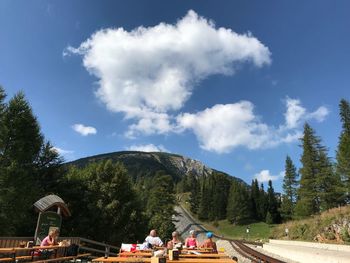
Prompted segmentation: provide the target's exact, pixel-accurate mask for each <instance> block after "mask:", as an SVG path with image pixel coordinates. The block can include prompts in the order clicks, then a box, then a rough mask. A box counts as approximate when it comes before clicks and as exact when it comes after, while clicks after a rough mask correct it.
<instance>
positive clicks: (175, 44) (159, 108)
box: [63, 10, 271, 136]
mask: <svg viewBox="0 0 350 263" xmlns="http://www.w3.org/2000/svg"><path fill="white" fill-rule="evenodd" d="M68 54H80V55H82V56H83V63H84V66H85V68H86V69H87V70H88V71H89V72H90V73H91V74H93V75H95V76H96V77H97V78H98V79H99V87H98V90H97V91H96V95H97V97H98V98H99V99H100V100H101V101H102V102H103V103H105V105H106V107H107V108H108V109H109V110H111V111H113V112H122V113H124V114H125V117H126V118H133V119H136V120H137V123H136V124H133V125H131V127H130V130H129V132H128V135H129V136H134V135H135V134H137V133H146V134H152V133H159V134H161V133H165V132H168V131H169V130H171V125H170V123H169V120H167V118H170V117H165V116H164V115H168V114H173V111H177V110H180V109H181V108H182V107H183V106H184V104H185V102H186V101H187V100H188V99H189V98H190V97H191V95H192V91H193V87H194V85H195V84H196V83H198V82H199V81H200V80H202V79H204V78H206V77H208V76H210V75H213V74H225V75H232V74H234V73H235V71H236V69H237V66H238V65H240V64H242V63H245V62H251V63H253V64H254V65H255V66H257V67H261V66H263V65H265V64H269V63H270V62H271V58H270V51H269V49H268V48H267V47H266V46H264V45H263V44H262V43H261V42H260V41H259V40H258V39H257V38H255V37H253V36H252V34H251V33H249V32H248V33H246V34H238V33H236V32H234V31H232V30H231V29H228V28H223V27H220V28H217V27H215V25H214V23H213V22H212V21H209V20H207V19H205V18H203V17H200V16H198V15H197V14H196V13H195V12H194V11H192V10H190V11H189V12H188V13H187V14H186V16H185V17H183V18H182V19H180V20H178V21H177V23H176V24H166V23H160V24H158V25H155V26H152V27H147V28H146V27H138V28H135V29H134V30H132V31H130V32H128V31H126V30H124V29H123V28H109V29H103V30H99V31H97V32H96V33H94V34H93V35H92V36H91V37H90V38H89V39H88V40H86V41H85V42H83V43H81V45H80V46H79V47H78V48H73V47H67V48H66V50H65V51H64V52H63V55H64V56H66V55H68Z"/></svg>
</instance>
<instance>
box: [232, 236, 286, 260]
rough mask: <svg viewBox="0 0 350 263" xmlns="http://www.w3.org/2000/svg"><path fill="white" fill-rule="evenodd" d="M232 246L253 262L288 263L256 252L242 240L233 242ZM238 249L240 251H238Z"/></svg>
mask: <svg viewBox="0 0 350 263" xmlns="http://www.w3.org/2000/svg"><path fill="white" fill-rule="evenodd" d="M231 245H232V246H233V247H234V249H235V250H236V251H237V252H238V253H240V254H241V255H242V256H243V257H246V258H249V259H250V260H251V261H252V262H257V263H260V262H264V263H286V262H285V261H282V260H279V259H276V258H273V257H270V256H268V255H265V254H263V253H260V252H259V251H256V250H254V249H252V248H250V247H248V246H247V245H245V244H244V243H243V241H240V240H232V241H231ZM237 247H238V249H237Z"/></svg>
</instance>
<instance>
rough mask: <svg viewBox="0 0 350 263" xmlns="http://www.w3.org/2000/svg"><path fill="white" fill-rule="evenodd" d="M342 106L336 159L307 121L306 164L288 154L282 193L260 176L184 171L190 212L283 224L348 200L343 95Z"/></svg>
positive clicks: (349, 164) (348, 117) (349, 129)
mask: <svg viewBox="0 0 350 263" xmlns="http://www.w3.org/2000/svg"><path fill="white" fill-rule="evenodd" d="M339 108H340V120H341V123H342V130H341V133H340V136H339V144H338V148H337V152H336V161H335V162H333V161H332V159H331V158H330V157H329V156H328V149H327V147H325V146H324V145H323V144H322V140H321V138H320V137H319V136H317V135H316V132H315V130H314V129H313V128H312V127H311V126H310V125H309V124H308V123H305V124H304V131H303V135H302V137H301V138H300V142H301V145H300V146H301V149H302V154H301V158H300V163H301V167H300V169H299V170H297V168H296V167H295V165H294V163H293V161H292V159H291V158H290V157H289V156H287V157H286V160H285V176H284V179H283V194H282V195H280V194H277V193H275V191H274V188H273V186H272V182H271V181H269V182H268V188H267V191H265V190H264V185H263V184H260V185H259V183H258V181H257V180H256V179H255V180H253V181H252V183H251V185H250V186H248V185H247V184H246V183H244V182H242V181H239V180H235V179H233V178H230V177H228V176H225V175H223V174H221V173H218V172H213V173H212V174H211V175H207V176H203V177H198V176H195V175H187V176H184V177H183V178H182V180H181V181H180V182H179V183H178V187H177V189H178V191H179V192H190V199H189V202H190V208H191V212H192V213H193V214H195V215H196V216H197V217H198V218H199V219H201V220H207V221H213V222H214V223H215V222H216V221H218V220H222V219H227V220H229V221H230V222H231V223H236V224H246V223H250V222H252V221H264V222H266V223H269V224H271V223H280V222H282V221H287V220H290V219H294V218H303V217H307V216H310V215H313V214H317V213H320V212H322V211H324V210H327V209H330V208H333V207H337V206H339V205H344V204H347V203H349V201H350V105H349V102H348V101H346V100H345V99H342V100H341V101H340V104H339ZM299 175H300V178H299Z"/></svg>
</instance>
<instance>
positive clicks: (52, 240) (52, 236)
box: [40, 228, 59, 247]
mask: <svg viewBox="0 0 350 263" xmlns="http://www.w3.org/2000/svg"><path fill="white" fill-rule="evenodd" d="M58 234H59V232H58V229H57V228H56V229H52V230H50V232H49V235H48V236H47V237H45V238H44V239H43V241H41V244H40V246H41V247H48V246H54V245H58V243H57V238H58Z"/></svg>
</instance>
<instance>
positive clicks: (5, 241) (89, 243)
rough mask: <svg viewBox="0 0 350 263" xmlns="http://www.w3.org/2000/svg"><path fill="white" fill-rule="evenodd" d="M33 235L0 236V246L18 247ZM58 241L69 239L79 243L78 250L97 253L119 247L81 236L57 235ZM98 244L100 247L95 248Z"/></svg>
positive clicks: (116, 249)
mask: <svg viewBox="0 0 350 263" xmlns="http://www.w3.org/2000/svg"><path fill="white" fill-rule="evenodd" d="M33 240H34V238H33V237H0V247H2V248H14V247H19V246H20V245H21V243H22V242H28V241H33ZM58 240H59V241H62V240H71V242H72V243H74V244H77V245H79V250H86V251H89V252H94V253H97V254H99V255H105V256H109V255H117V253H115V252H111V249H113V250H115V251H119V247H117V246H113V245H110V244H106V243H104V242H98V241H95V240H91V239H87V238H83V237H59V239H58ZM96 246H100V247H101V249H98V248H96Z"/></svg>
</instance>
